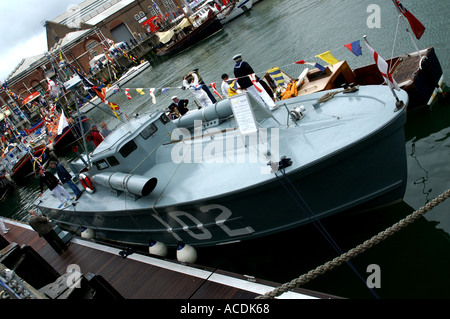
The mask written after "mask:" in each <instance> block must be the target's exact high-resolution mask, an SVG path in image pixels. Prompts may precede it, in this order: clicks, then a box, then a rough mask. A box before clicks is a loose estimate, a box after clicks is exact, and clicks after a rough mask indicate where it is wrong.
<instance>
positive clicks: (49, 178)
mask: <svg viewBox="0 0 450 319" xmlns="http://www.w3.org/2000/svg"><path fill="white" fill-rule="evenodd" d="M39 175H40V177H39V184H40V193H39V196H42V193H43V192H44V184H45V185H47V187H48V189H49V190H51V191H52V193H53V195H55V196H56V197H57V198H58V199H59V200H60V201H61V203H63V204H64V206H66V205H67V204H68V202H69V200H70V198H71V196H70V194H69V193H68V192H67V191H66V190H65V189H64V187H62V186H61V182H60V181H59V180H58V179H57V178H56V176H55V175H53V174H52V173H50V172H48V171H46V172H44V170H43V169H42V168H40V169H39Z"/></svg>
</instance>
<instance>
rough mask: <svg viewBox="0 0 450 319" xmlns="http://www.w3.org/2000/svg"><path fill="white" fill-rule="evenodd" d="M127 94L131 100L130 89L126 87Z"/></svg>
mask: <svg viewBox="0 0 450 319" xmlns="http://www.w3.org/2000/svg"><path fill="white" fill-rule="evenodd" d="M125 94H126V95H127V98H128V99H129V100H131V95H130V89H125Z"/></svg>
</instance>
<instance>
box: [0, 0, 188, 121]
mask: <svg viewBox="0 0 450 319" xmlns="http://www.w3.org/2000/svg"><path fill="white" fill-rule="evenodd" d="M180 2H182V1H178V0H86V1H84V2H82V3H81V4H79V5H73V6H72V7H70V8H69V9H68V11H66V12H64V13H62V14H61V15H59V16H57V17H56V18H54V19H52V20H48V21H46V22H45V24H44V27H45V29H46V34H47V48H48V52H47V53H45V54H42V55H38V56H34V57H27V58H24V59H23V60H22V62H21V63H19V65H18V66H17V67H16V68H15V69H14V70H13V71H12V73H11V74H10V75H9V76H8V79H7V81H6V82H5V83H3V86H2V89H1V90H0V104H3V106H2V110H3V112H0V121H1V120H2V119H3V116H4V113H6V114H11V115H10V116H11V117H12V119H13V120H14V121H15V122H16V124H18V125H22V126H27V124H30V118H31V119H32V118H33V116H39V107H40V106H44V107H48V106H49V104H53V103H58V104H60V106H61V107H70V103H71V98H70V92H65V90H64V89H62V93H61V94H62V95H60V96H58V98H55V97H54V96H52V95H49V92H48V90H49V82H48V80H52V81H54V82H55V83H56V84H59V86H60V87H61V86H62V84H63V82H65V81H67V80H68V79H69V78H70V77H71V76H72V75H73V68H76V69H78V70H79V71H80V72H82V73H84V74H85V75H86V76H88V77H93V76H94V75H93V73H94V72H92V71H93V70H92V69H91V68H92V66H91V65H90V61H91V60H92V59H93V58H94V57H96V56H99V55H101V54H104V53H105V52H108V51H107V50H108V49H109V48H110V47H111V46H112V45H113V43H120V42H127V44H128V45H129V47H130V48H132V49H133V50H132V53H133V56H135V57H136V56H137V57H138V59H141V58H142V57H143V56H145V54H147V53H148V52H149V51H150V50H151V49H152V48H153V47H154V46H156V45H157V44H158V42H159V41H158V38H157V37H156V36H154V35H153V33H152V32H151V31H152V30H151V28H150V27H149V26H146V24H145V23H144V22H146V21H147V22H148V21H154V22H153V23H154V26H156V25H157V24H158V27H161V26H163V25H164V24H167V22H170V20H171V19H173V18H175V17H177V16H179V15H181V14H183V11H182V10H181V8H180V5H179V3H180ZM155 17H156V18H157V19H154V18H155ZM107 54H108V53H107ZM108 57H109V58H111V57H110V56H108ZM114 62H115V65H116V66H118V67H119V71H123V70H124V69H126V68H127V67H129V66H130V65H131V64H132V63H133V62H135V61H134V60H133V59H131V60H129V59H128V60H127V59H126V58H123V59H121V60H118V59H115V60H114ZM115 76H117V74H115ZM100 78H101V79H105V78H106V79H107V80H112V79H113V76H112V74H108V73H107V72H106V71H105V72H103V74H101V75H100ZM35 92H39V93H40V95H39V96H38V97H36V98H34V100H33V101H32V102H30V103H26V104H24V105H22V104H23V101H24V99H26V98H27V97H28V96H30V95H31V94H32V93H35Z"/></svg>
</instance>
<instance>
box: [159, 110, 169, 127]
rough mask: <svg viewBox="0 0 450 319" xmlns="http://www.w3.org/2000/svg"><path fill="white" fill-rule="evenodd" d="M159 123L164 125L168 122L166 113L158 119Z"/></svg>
mask: <svg viewBox="0 0 450 319" xmlns="http://www.w3.org/2000/svg"><path fill="white" fill-rule="evenodd" d="M159 119H160V121H161V123H162V124H164V125H166V124H167V123H169V122H170V119H169V117H168V116H167V115H166V113H163V114H161V116H160V117H159Z"/></svg>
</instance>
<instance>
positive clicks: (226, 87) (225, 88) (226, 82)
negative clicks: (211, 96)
mask: <svg viewBox="0 0 450 319" xmlns="http://www.w3.org/2000/svg"><path fill="white" fill-rule="evenodd" d="M220 88H221V89H222V94H223V95H224V96H225V97H226V98H227V97H228V90H229V89H230V77H229V76H228V74H222V85H221V86H220Z"/></svg>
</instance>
